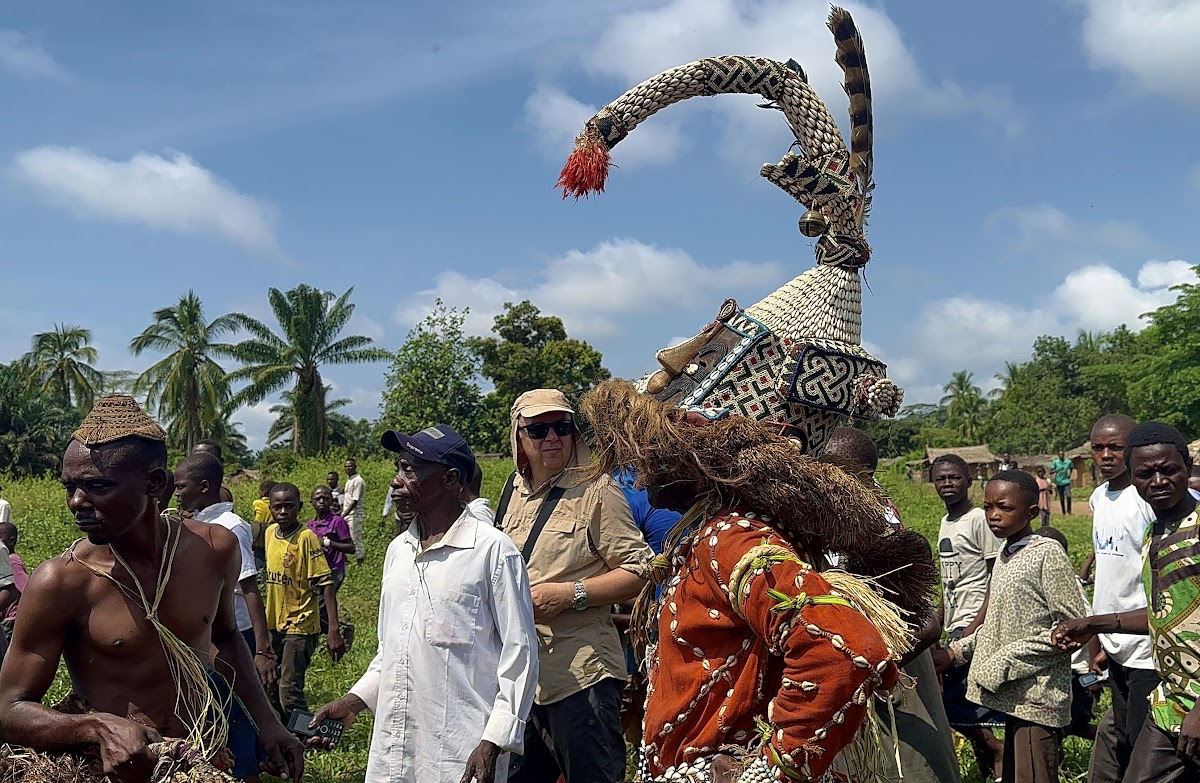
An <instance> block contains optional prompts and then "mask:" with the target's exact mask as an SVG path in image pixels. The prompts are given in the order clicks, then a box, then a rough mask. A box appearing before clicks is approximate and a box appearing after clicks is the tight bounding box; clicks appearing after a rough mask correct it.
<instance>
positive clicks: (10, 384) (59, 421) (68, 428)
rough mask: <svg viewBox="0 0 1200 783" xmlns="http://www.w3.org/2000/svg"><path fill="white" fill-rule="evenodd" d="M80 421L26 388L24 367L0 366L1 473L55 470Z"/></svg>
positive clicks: (51, 399)
mask: <svg viewBox="0 0 1200 783" xmlns="http://www.w3.org/2000/svg"><path fill="white" fill-rule="evenodd" d="M79 420H80V413H79V410H78V409H76V408H72V407H69V406H64V405H62V404H60V402H59V401H58V400H57V399H56V398H54V397H52V396H49V395H45V394H41V393H40V392H37V391H35V390H31V389H30V388H29V383H28V368H27V367H26V366H25V365H24V363H22V362H20V361H17V362H13V363H12V364H8V365H0V473H11V474H13V475H15V476H21V477H23V476H38V475H41V474H43V473H47V472H49V471H53V470H57V469H58V466H59V464H60V462H61V460H62V455H63V452H64V451H66V449H67V444H68V443H70V441H71V433H72V432H73V431H74V430H75V428H76V427H77V426H79Z"/></svg>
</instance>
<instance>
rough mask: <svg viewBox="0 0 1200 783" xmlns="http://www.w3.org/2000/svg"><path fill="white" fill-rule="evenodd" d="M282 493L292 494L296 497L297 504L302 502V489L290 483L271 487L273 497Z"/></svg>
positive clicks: (285, 482)
mask: <svg viewBox="0 0 1200 783" xmlns="http://www.w3.org/2000/svg"><path fill="white" fill-rule="evenodd" d="M280 492H291V493H292V494H293V495H295V496H296V500H297V502H299V501H300V488H299V487H297V486H296V485H295V484H292V483H291V482H289V481H283V482H280V483H278V484H276V485H275V486H273V487H271V494H272V495H278V494H279V493H280Z"/></svg>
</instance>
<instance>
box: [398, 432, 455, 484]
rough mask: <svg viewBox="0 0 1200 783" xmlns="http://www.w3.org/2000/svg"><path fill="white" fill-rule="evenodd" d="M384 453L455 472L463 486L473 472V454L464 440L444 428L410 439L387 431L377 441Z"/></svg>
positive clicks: (422, 433) (410, 436)
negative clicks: (402, 455) (384, 450)
mask: <svg viewBox="0 0 1200 783" xmlns="http://www.w3.org/2000/svg"><path fill="white" fill-rule="evenodd" d="M379 443H380V445H382V446H383V447H384V448H385V449H387V450H388V451H393V452H396V453H397V454H408V455H411V456H413V457H416V458H417V459H423V460H425V461H426V462H438V463H440V464H442V465H445V466H446V467H448V468H457V469H458V476H459V480H460V481H462V482H463V483H466V482H468V481H470V480H471V475H472V474H473V473H474V472H475V453H474V452H473V451H471V447H470V446H468V445H467V441H466V439H464V438H463V436H462V435H459V434H458V433H457V432H455V431H454V430H452V429H450V428H449V427H447V426H446V425H445V424H438V425H437V426H434V427H429V428H428V429H424V430H421V431H420V432H418V433H416V434H414V435H405V434H404V433H403V432H396V430H388V431H387V432H385V433H383V436H382V437H381V438H380V439H379Z"/></svg>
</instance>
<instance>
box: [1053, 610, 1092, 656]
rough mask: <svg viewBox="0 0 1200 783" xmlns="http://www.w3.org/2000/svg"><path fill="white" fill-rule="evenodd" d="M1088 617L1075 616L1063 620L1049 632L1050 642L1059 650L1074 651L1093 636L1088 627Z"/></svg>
mask: <svg viewBox="0 0 1200 783" xmlns="http://www.w3.org/2000/svg"><path fill="white" fill-rule="evenodd" d="M1090 619H1091V618H1089V617H1077V618H1075V619H1074V620H1064V621H1063V622H1061V623H1059V624H1058V627H1057V628H1055V629H1054V630H1053V631H1051V632H1050V642H1051V644H1053V645H1054V646H1055V647H1057V648H1058V649H1060V650H1066V651H1067V652H1074V651H1075V650H1078V649H1079V648H1080V647H1082V646H1083V645H1085V644H1087V643H1088V642H1089V641H1091V639H1092V637H1093V636H1095V634H1094V633H1092V631H1091V629H1090V628H1089V621H1090Z"/></svg>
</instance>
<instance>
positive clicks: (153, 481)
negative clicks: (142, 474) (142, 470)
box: [146, 468, 167, 500]
mask: <svg viewBox="0 0 1200 783" xmlns="http://www.w3.org/2000/svg"><path fill="white" fill-rule="evenodd" d="M166 488H167V469H166V468H151V469H150V472H149V473H147V474H146V494H147V495H149V496H150V497H152V498H154V499H155V500H158V499H159V498H160V497H162V494H163V491H164V490H165V489H166Z"/></svg>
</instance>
